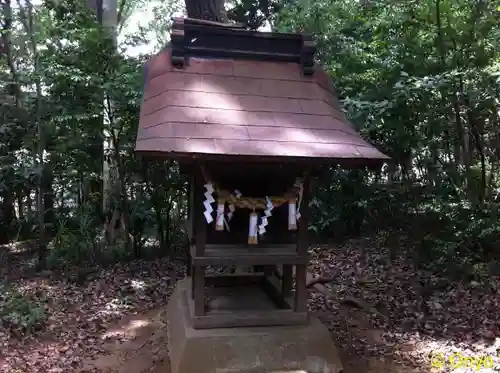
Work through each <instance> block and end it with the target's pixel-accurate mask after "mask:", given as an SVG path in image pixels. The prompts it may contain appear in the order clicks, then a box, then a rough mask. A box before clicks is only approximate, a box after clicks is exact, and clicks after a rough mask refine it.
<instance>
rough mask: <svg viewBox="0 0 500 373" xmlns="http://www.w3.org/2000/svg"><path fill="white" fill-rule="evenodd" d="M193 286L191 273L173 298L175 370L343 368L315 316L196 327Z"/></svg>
mask: <svg viewBox="0 0 500 373" xmlns="http://www.w3.org/2000/svg"><path fill="white" fill-rule="evenodd" d="M190 286H191V282H190V279H185V280H182V281H180V282H179V283H178V284H177V287H176V289H175V291H174V293H173V294H172V296H171V298H170V301H169V304H168V342H169V350H170V365H171V372H170V373H278V372H279V373H292V372H304V373H305V372H307V373H338V372H340V371H341V370H342V365H341V363H340V360H339V357H338V355H337V350H336V348H335V345H334V343H333V340H332V338H331V335H330V332H329V331H328V329H327V328H326V327H325V326H324V325H323V324H322V323H321V322H320V321H319V320H318V319H315V318H313V317H311V318H310V322H309V325H305V326H271V327H241V328H224V329H222V328H219V329H204V330H195V329H193V328H192V325H191V322H190V317H189V315H190V312H189V306H188V302H187V296H188V295H189V291H190ZM165 373H167V372H165Z"/></svg>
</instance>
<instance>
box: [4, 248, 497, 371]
mask: <svg viewBox="0 0 500 373" xmlns="http://www.w3.org/2000/svg"><path fill="white" fill-rule="evenodd" d="M387 251H388V250H387V249H386V248H384V247H380V246H377V243H376V242H374V241H373V240H371V239H363V240H352V241H349V242H347V243H345V244H343V245H330V246H321V247H319V246H318V247H315V248H314V249H313V250H312V251H311V255H312V258H313V260H312V261H311V265H310V268H309V271H310V273H311V274H312V275H313V276H316V275H321V276H330V277H332V278H334V280H333V281H331V282H330V283H329V284H326V285H325V286H327V288H328V290H329V292H331V294H332V297H331V299H330V300H329V301H328V302H327V303H325V297H324V296H323V295H321V294H320V293H318V292H316V291H314V289H311V291H310V301H309V307H310V310H311V312H313V313H314V314H316V315H317V316H319V318H320V319H321V320H322V321H323V322H324V323H325V324H326V325H327V326H328V327H329V328H330V330H331V331H332V338H334V339H335V340H336V344H337V347H338V350H339V354H340V356H341V359H342V363H343V365H344V369H345V373H359V372H373V373H399V372H405V373H408V372H429V371H431V372H450V371H452V370H453V371H454V372H455V371H456V372H457V373H462V372H464V373H465V372H477V371H480V372H485V373H486V372H493V371H495V369H496V370H497V371H498V370H499V368H500V365H499V364H500V359H498V357H499V356H500V333H499V327H500V322H499V320H498V318H499V315H500V313H499V312H498V310H499V309H500V296H499V289H500V286H499V283H498V280H497V279H485V280H484V282H477V281H472V282H470V283H449V282H445V280H444V279H442V278H438V277H436V276H435V275H430V274H427V273H424V272H415V271H413V270H412V269H411V268H410V267H409V265H408V264H407V263H405V260H404V259H398V260H392V261H390V262H389V261H388V259H387V258H388V252H387ZM7 275H8V277H9V278H8V279H9V280H10V281H11V282H13V283H15V284H16V286H17V287H18V289H19V291H21V292H23V293H24V294H25V295H26V296H28V297H30V298H31V299H32V300H33V301H34V302H39V303H40V304H42V305H43V306H44V307H45V311H46V314H47V315H49V317H48V319H47V321H46V323H45V324H46V325H45V327H44V328H43V329H41V330H39V331H37V332H36V333H34V334H30V335H29V336H20V335H18V334H16V333H13V331H11V330H8V329H6V328H4V327H3V328H2V329H0V347H1V348H0V372H2V373H3V372H5V373H35V372H36V373H40V372H47V373H65V372H68V373H69V372H79V373H84V372H99V373H104V372H113V373H145V372H157V373H160V372H162V373H164V372H168V371H169V369H168V346H167V338H166V325H165V324H164V320H165V317H164V312H165V305H166V303H167V301H168V297H169V295H170V294H171V291H172V289H173V287H174V286H175V283H176V281H177V280H178V279H180V278H182V277H183V275H184V268H183V266H182V265H181V264H179V263H175V262H172V261H171V260H168V259H159V260H156V261H136V262H132V263H128V264H122V265H116V266H114V267H112V268H107V269H96V270H95V271H93V272H92V273H91V274H90V275H89V276H88V277H87V278H85V279H83V280H82V279H79V280H75V279H74V276H72V274H71V273H59V274H57V273H45V274H39V275H36V276H25V275H23V274H22V271H21V270H19V271H16V270H14V269H12V270H10V271H9V273H8V274H7ZM423 279H425V281H423ZM423 283H425V284H431V285H432V286H431V288H432V289H431V291H427V292H426V293H425V294H424V292H423V289H422V284H423ZM443 284H444V285H443ZM424 295H425V297H424ZM347 297H356V298H357V299H363V301H364V302H366V303H367V304H370V305H372V306H373V310H370V309H366V308H365V309H360V308H359V307H357V306H355V305H353V304H350V303H348V302H341V301H338V300H340V299H346V298H347ZM372 311H373V312H372ZM436 356H438V357H441V359H437V360H436ZM450 356H451V357H452V360H450ZM453 359H454V360H453ZM490 363H491V364H490ZM457 369H458V370H457Z"/></svg>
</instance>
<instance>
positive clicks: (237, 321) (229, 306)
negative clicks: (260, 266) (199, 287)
mask: <svg viewBox="0 0 500 373" xmlns="http://www.w3.org/2000/svg"><path fill="white" fill-rule="evenodd" d="M224 282H226V283H227V284H228V286H224ZM229 284H231V285H229ZM207 285H208V286H207V287H206V288H205V292H204V293H205V294H204V298H205V300H206V302H205V310H204V311H205V312H204V315H195V312H194V310H195V304H194V300H193V299H192V297H190V296H188V295H185V302H187V304H186V306H187V308H188V309H189V314H190V318H191V322H192V325H193V327H194V328H195V329H210V328H230V327H249V326H277V325H285V326H287V325H305V324H307V322H308V315H307V312H297V311H296V310H295V309H294V306H293V298H291V297H289V298H286V299H284V298H283V297H281V294H280V291H279V289H278V286H279V285H278V283H277V282H275V281H272V279H271V278H268V277H266V276H264V275H263V274H250V275H245V276H235V275H230V276H227V277H226V276H214V277H207ZM210 285H215V286H210Z"/></svg>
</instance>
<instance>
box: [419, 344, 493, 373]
mask: <svg viewBox="0 0 500 373" xmlns="http://www.w3.org/2000/svg"><path fill="white" fill-rule="evenodd" d="M415 352H416V353H417V354H421V355H425V356H428V359H429V362H430V365H431V367H432V368H433V369H434V370H436V371H453V372H454V373H468V372H473V371H474V372H478V371H479V372H494V371H495V369H498V368H499V367H500V338H496V340H495V341H494V342H493V343H489V344H487V343H484V342H475V343H471V344H468V345H457V344H455V343H453V342H451V341H447V340H433V339H429V340H421V341H420V342H418V343H417V344H416V346H415Z"/></svg>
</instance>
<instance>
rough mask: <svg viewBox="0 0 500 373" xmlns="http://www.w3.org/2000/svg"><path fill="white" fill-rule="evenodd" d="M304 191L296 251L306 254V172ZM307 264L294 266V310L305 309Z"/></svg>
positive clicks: (307, 216) (307, 192)
mask: <svg viewBox="0 0 500 373" xmlns="http://www.w3.org/2000/svg"><path fill="white" fill-rule="evenodd" d="M303 187H304V192H303V194H302V204H301V206H300V215H301V216H300V220H299V229H298V235H297V238H298V243H297V251H298V253H299V254H300V255H304V256H307V250H308V249H309V231H308V228H309V199H310V187H311V185H310V177H309V174H306V176H305V178H304V181H303ZM306 281H307V264H300V265H297V266H296V267H295V311H296V312H306V311H307V298H308V295H307V288H306Z"/></svg>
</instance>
